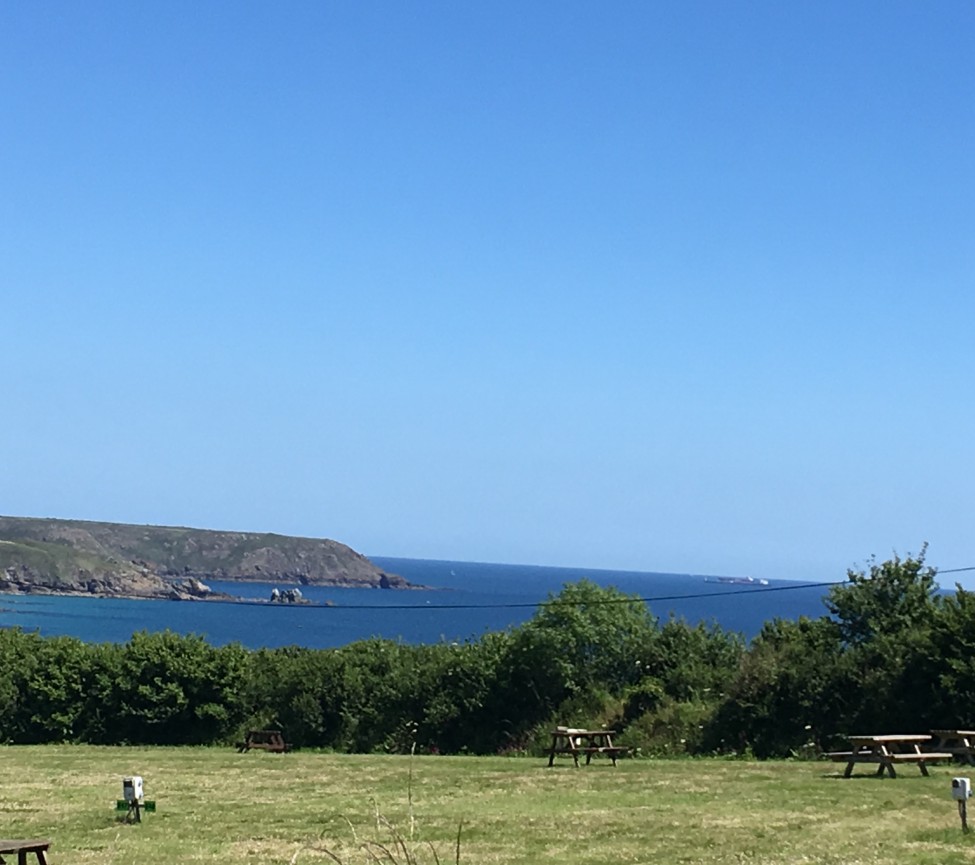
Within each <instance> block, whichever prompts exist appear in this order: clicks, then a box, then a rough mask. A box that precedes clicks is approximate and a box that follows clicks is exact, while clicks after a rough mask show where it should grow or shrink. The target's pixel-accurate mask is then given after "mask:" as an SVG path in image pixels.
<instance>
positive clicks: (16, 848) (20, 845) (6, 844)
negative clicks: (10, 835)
mask: <svg viewBox="0 0 975 865" xmlns="http://www.w3.org/2000/svg"><path fill="white" fill-rule="evenodd" d="M50 846H51V842H50V841H42V840H38V839H33V840H27V841H10V840H0V863H3V862H4V858H3V857H4V856H5V855H6V856H9V855H11V854H13V853H16V854H17V865H27V854H28V853H33V854H34V855H35V856H36V857H37V861H38V863H39V865H47V848H48V847H50Z"/></svg>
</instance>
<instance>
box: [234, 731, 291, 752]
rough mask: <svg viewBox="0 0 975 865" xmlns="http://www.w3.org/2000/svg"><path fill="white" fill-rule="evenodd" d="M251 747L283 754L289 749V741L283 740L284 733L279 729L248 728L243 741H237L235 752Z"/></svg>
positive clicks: (248, 749) (247, 749)
mask: <svg viewBox="0 0 975 865" xmlns="http://www.w3.org/2000/svg"><path fill="white" fill-rule="evenodd" d="M252 748H255V749H257V750H260V751H270V752H271V753H273V754H283V753H285V751H290V750H291V743H290V742H285V741H284V733H282V732H281V731H280V730H248V731H247V735H246V736H245V737H244V741H243V742H238V743H237V752H238V753H243V752H244V751H250V750H251V749H252Z"/></svg>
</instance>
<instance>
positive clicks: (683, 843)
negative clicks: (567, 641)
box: [0, 745, 975, 865]
mask: <svg viewBox="0 0 975 865" xmlns="http://www.w3.org/2000/svg"><path fill="white" fill-rule="evenodd" d="M838 769H842V766H838V765H836V764H832V763H819V762H791V761H772V762H754V761H738V760H736V761H732V760H717V759H708V760H621V761H620V764H619V765H618V766H617V767H616V768H613V766H612V764H611V763H609V762H608V761H604V760H600V759H597V760H594V761H593V763H592V765H590V766H581V767H579V768H575V767H573V765H572V761H571V760H570V759H566V760H565V761H564V762H559V763H556V765H555V766H554V767H552V768H549V767H548V766H547V765H546V761H544V760H540V759H532V758H524V757H393V756H379V755H369V756H347V755H338V754H324V753H315V752H294V753H290V754H267V753H263V752H250V753H246V754H238V753H236V751H234V749H232V748H96V747H89V746H67V745H66V746H36V747H34V746H8V747H3V748H2V749H0V811H2V814H3V818H2V826H0V835H2V836H4V837H24V838H27V837H45V838H50V839H51V841H52V845H51V851H50V857H49V859H50V865H89V863H100V865H123V863H124V865H163V863H173V865H184V863H185V865H190V863H194V865H197V863H228V862H234V863H253V865H257V863H272V865H273V863H281V865H289V863H291V865H305V863H307V865H313V863H334V862H336V861H340V862H342V863H343V865H351V863H368V862H377V861H379V862H386V863H389V865H393V863H396V865H406V863H407V861H408V857H407V853H409V854H410V855H411V856H415V861H417V862H418V863H420V865H428V863H429V865H435V863H436V862H437V861H438V860H439V862H440V863H442V865H447V863H453V862H455V859H456V853H457V838H458V831H459V833H460V861H461V862H462V863H469V865H486V863H511V865H514V863H533V865H537V863H553V865H554V863H558V865H610V863H613V865H616V863H626V862H631V863H667V865H669V863H709V865H710V863H714V865H718V863H735V865H738V863H755V865H759V863H761V865H778V863H815V865H826V863H830V865H860V863H863V865H894V863H897V865H905V863H906V865H912V863H917V865H920V863H930V865H935V863H937V865H943V863H945V862H949V861H950V862H956V863H964V862H975V840H973V835H975V833H973V835H964V834H962V831H961V824H960V820H959V816H958V811H957V808H956V805H955V803H954V802H953V801H952V798H951V778H952V776H954V775H965V774H967V772H966V770H962V769H959V768H957V767H954V768H953V767H950V766H938V767H933V768H932V769H931V770H930V771H931V775H930V777H928V778H924V777H922V776H921V774H920V772H918V770H917V768H916V767H913V766H905V767H903V769H902V770H901V771H899V772H898V777H897V778H896V779H890V778H883V779H882V778H877V777H875V776H873V775H872V774H870V773H869V767H861V768H859V770H858V771H859V772H862V774H858V775H855V776H854V777H853V778H850V779H844V778H842V777H841V776H840V773H839V772H838V771H837V770H838ZM972 774H975V773H972ZM126 775H141V776H142V777H143V778H144V781H145V788H146V789H145V795H146V798H148V799H154V800H155V801H156V805H157V810H156V812H155V813H150V814H146V815H144V817H143V820H142V822H141V823H138V824H134V823H131V824H130V823H125V822H121V821H120V819H119V816H118V815H117V814H116V812H115V800H116V799H118V798H120V797H121V795H122V778H123V776H126ZM973 823H975V811H973ZM390 825H391V826H392V827H393V828H392V829H390ZM397 839H398V840H397ZM400 841H401V842H402V843H403V845H404V847H405V850H404V847H401V846H399V842H400ZM373 842H375V843H377V844H382V845H384V847H385V848H386V849H388V850H390V852H391V853H392V854H393V858H387V857H386V855H385V853H384V852H383V850H382V848H380V847H378V846H372V844H373ZM370 850H371V851H372V854H374V856H375V858H373V857H372V856H370ZM409 861H412V860H409Z"/></svg>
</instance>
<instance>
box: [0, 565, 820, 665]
mask: <svg viewBox="0 0 975 865" xmlns="http://www.w3.org/2000/svg"><path fill="white" fill-rule="evenodd" d="M370 559H371V560H372V561H373V562H374V563H375V564H376V565H377V566H378V567H380V568H381V569H382V570H384V571H386V572H388V573H395V574H400V575H401V576H403V577H405V578H406V579H407V580H409V581H410V582H411V583H415V584H418V585H423V586H426V587H428V588H427V589H425V590H419V589H417V590H405V591H400V590H386V589H338V588H331V587H324V586H302V587H301V591H302V594H303V596H304V598H305V599H306V600H307V601H309V602H310V603H308V604H293V605H283V604H270V603H267V601H268V599H269V598H270V595H271V590H272V589H273V588H274V587H275V585H280V584H271V583H239V582H219V581H208V583H207V585H209V586H210V587H211V588H212V589H214V590H215V591H220V592H226V593H228V594H232V595H236V596H238V597H240V598H241V602H236V603H235V602H209V601H208V602H198V601H163V600H128V599H117V598H88V597H64V596H51V595H37V596H34V595H2V594H0V627H3V628H12V627H17V628H21V629H22V630H24V631H36V632H38V633H40V634H41V635H43V636H52V637H53V636H71V637H76V638H78V639H80V640H83V641H85V642H90V643H100V642H113V643H125V642H127V641H128V640H129V639H130V638H131V637H132V634H133V633H136V632H139V631H150V632H156V631H166V630H169V631H173V632H175V633H179V634H196V635H199V636H201V637H203V638H204V639H206V640H207V642H209V643H210V644H212V645H218V646H219V645H226V644H229V643H235V642H236V643H240V644H242V645H243V646H246V647H248V648H252V649H257V648H276V647H281V646H292V645H297V646H305V647H308V648H334V647H337V646H343V645H347V644H349V643H352V642H356V641H358V640H365V639H369V638H371V637H381V638H385V639H391V640H398V641H402V642H404V643H411V644H421V643H438V642H443V641H446V642H464V641H470V640H477V639H478V638H479V637H481V636H482V635H484V634H485V633H487V632H491V631H502V630H505V629H506V628H509V627H512V626H516V625H519V624H521V623H523V622H526V621H527V620H528V619H530V618H531V617H532V616H533V615H534V613H535V611H536V610H537V609H538V605H539V604H540V603H544V602H545V601H547V600H550V599H551V598H552V597H554V596H555V595H557V594H558V592H559V591H560V590H561V589H562V588H563V587H564V586H565V585H566V584H567V583H573V582H577V581H578V580H582V579H586V580H590V581H591V582H593V583H596V584H597V585H600V586H607V587H608V586H613V587H615V588H617V589H619V590H620V591H622V592H625V593H626V594H628V595H631V596H635V597H638V598H640V599H643V601H644V602H645V603H646V604H647V605H648V606H649V608H650V611H651V613H652V614H653V615H654V616H656V617H657V618H658V619H659V620H660V621H665V620H666V619H667V618H668V617H670V616H674V617H677V618H680V619H684V620H685V621H687V622H688V623H690V624H697V623H698V622H705V623H708V624H713V625H717V626H719V627H721V628H722V629H724V630H726V631H732V632H735V633H739V634H741V635H742V636H743V637H745V639H751V638H752V637H754V636H755V635H756V634H758V632H759V631H760V630H761V628H762V624H763V623H764V622H766V621H768V620H771V619H774V618H780V619H797V618H799V617H800V616H808V617H810V618H818V617H820V616H824V615H826V614H827V610H826V607H825V606H824V603H823V602H824V599H825V597H826V594H827V592H828V590H829V584H826V583H813V582H793V581H787V580H769V581H768V585H761V584H760V583H759V582H758V581H755V582H752V583H748V584H743V583H728V582H721V581H719V579H718V578H717V577H707V576H703V575H695V574H664V573H650V572H639V571H609V570H593V569H589V568H555V567H541V566H534V565H506V564H488V563H475V562H451V561H432V560H425V559H404V558H389V557H384V556H370Z"/></svg>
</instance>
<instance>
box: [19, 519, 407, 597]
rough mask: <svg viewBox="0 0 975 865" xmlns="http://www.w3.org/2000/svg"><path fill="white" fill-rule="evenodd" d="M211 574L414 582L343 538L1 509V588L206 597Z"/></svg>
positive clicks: (393, 584)
mask: <svg viewBox="0 0 975 865" xmlns="http://www.w3.org/2000/svg"><path fill="white" fill-rule="evenodd" d="M207 580H251V581H261V582H282V583H300V584H303V585H327V586H347V587H359V588H362V587H376V588H409V587H410V584H409V583H408V582H407V581H406V580H404V579H403V578H402V577H400V576H398V575H396V574H386V573H384V572H383V571H381V570H380V569H379V568H377V567H376V566H375V565H374V564H373V563H372V562H370V561H369V560H368V559H367V558H366V557H365V556H363V555H360V554H359V553H357V552H355V550H353V549H351V548H349V547H347V546H346V545H345V544H341V543H339V542H338V541H332V540H326V539H315V538H297V537H289V536H286V535H275V534H257V533H251V532H221V531H210V530H206V529H189V528H174V527H166V526H134V525H126V524H123V523H96V522H85V521H81V520H55V519H32V518H24V517H0V591H49V592H50V591H56V592H72V593H74V592H84V593H86V594H99V595H126V596H130V597H174V596H176V597H206V596H207V595H208V594H210V593H209V590H207V589H206V586H205V585H203V586H202V588H201V586H200V584H201V583H204V584H205V583H206V581H207ZM204 590H205V591H204Z"/></svg>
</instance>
